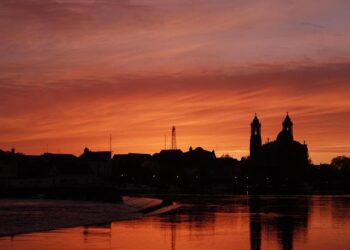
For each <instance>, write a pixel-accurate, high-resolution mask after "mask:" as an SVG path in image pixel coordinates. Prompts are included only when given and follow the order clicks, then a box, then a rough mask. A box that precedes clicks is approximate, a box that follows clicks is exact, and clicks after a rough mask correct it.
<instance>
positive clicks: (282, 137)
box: [277, 113, 294, 141]
mask: <svg viewBox="0 0 350 250" xmlns="http://www.w3.org/2000/svg"><path fill="white" fill-rule="evenodd" d="M277 140H278V141H293V140H294V136H293V122H292V119H290V117H289V114H288V113H287V115H286V118H284V121H283V123H282V131H281V132H280V133H279V135H278V137H277Z"/></svg>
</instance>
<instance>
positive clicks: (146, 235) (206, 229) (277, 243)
mask: <svg viewBox="0 0 350 250" xmlns="http://www.w3.org/2000/svg"><path fill="white" fill-rule="evenodd" d="M181 202H182V204H183V206H182V208H181V209H180V210H179V211H177V212H174V213H170V214H164V215H160V216H153V217H146V218H143V219H140V220H130V221H123V222H114V223H112V224H111V225H105V226H91V227H77V228H70V229H61V230H54V231H50V232H42V233H33V234H25V235H19V236H15V237H12V238H11V237H4V238H0V249H1V250H7V249H20V250H35V249H52V250H63V249H64V250H67V249H77V250H83V249H84V250H85V249H97V250H99V249H109V250H114V249H118V250H120V249H126V250H131V249H132V250H138V249H143V250H161V249H162V250H163V249H169V250H174V249H181V250H182V249H191V250H203V249H204V250H206V249H208V250H209V249H252V250H253V249H254V250H259V249H271V250H277V249H283V250H285V249H341V250H342V249H344V250H345V249H349V247H348V246H349V243H350V241H349V239H350V223H349V222H350V196H284V197H282V196H279V197H276V196H264V197H247V196H223V197H215V198H213V197H200V198H194V197H190V198H186V197H185V198H181Z"/></svg>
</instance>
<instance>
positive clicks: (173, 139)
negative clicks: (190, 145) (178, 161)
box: [171, 126, 177, 150]
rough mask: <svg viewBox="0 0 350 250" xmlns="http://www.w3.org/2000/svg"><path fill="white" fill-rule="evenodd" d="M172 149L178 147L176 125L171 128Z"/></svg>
mask: <svg viewBox="0 0 350 250" xmlns="http://www.w3.org/2000/svg"><path fill="white" fill-rule="evenodd" d="M171 149H172V150H175V149H177V147H176V128H175V126H173V128H172V130H171Z"/></svg>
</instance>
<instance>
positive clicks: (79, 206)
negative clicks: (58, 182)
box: [0, 197, 177, 236]
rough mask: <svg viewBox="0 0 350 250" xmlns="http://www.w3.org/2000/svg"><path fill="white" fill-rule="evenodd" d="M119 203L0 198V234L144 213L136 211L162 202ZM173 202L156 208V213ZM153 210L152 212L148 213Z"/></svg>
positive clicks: (104, 221) (128, 199)
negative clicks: (157, 209)
mask: <svg viewBox="0 0 350 250" xmlns="http://www.w3.org/2000/svg"><path fill="white" fill-rule="evenodd" d="M123 200H124V202H123V203H120V204H110V203H97V202H85V201H66V200H31V199H28V200H22V199H21V200H13V199H6V200H0V236H9V235H15V234H22V233H31V232H38V231H46V230H53V229H58V228H65V227H75V226H86V225H93V224H108V223H110V222H112V221H118V220H126V219H135V218H140V217H142V216H145V214H143V213H141V212H139V211H142V210H144V209H147V208H149V207H153V206H158V205H160V204H161V203H162V200H159V199H150V198H132V197H124V198H123ZM176 207H177V206H176V205H174V206H169V207H165V208H161V209H159V212H158V213H161V212H163V211H164V212H165V211H169V210H171V209H174V208H176ZM155 213H157V211H155V212H152V214H155Z"/></svg>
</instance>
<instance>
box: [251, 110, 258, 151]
mask: <svg viewBox="0 0 350 250" xmlns="http://www.w3.org/2000/svg"><path fill="white" fill-rule="evenodd" d="M250 126H251V134H250V157H251V158H254V157H256V155H257V154H258V152H259V150H260V148H261V123H260V121H259V119H258V117H257V116H256V114H255V117H254V119H253V121H252V123H251V124H250Z"/></svg>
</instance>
